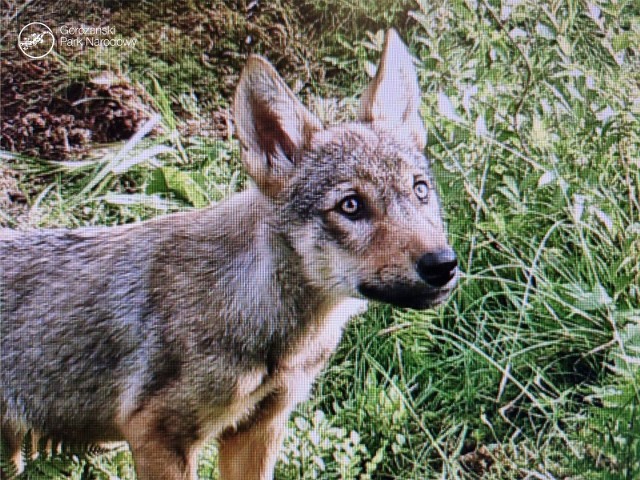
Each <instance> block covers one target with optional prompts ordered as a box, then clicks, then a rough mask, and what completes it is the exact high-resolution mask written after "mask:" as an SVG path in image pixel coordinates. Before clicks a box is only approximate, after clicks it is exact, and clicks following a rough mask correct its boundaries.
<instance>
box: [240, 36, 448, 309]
mask: <svg viewBox="0 0 640 480" xmlns="http://www.w3.org/2000/svg"><path fill="white" fill-rule="evenodd" d="M419 107H420V88H419V85H418V80H417V74H416V70H415V67H414V65H413V59H412V57H411V55H410V54H409V51H408V49H407V47H406V46H405V45H404V44H403V43H402V41H401V40H400V37H399V36H398V34H397V33H396V32H395V31H394V30H390V31H389V32H388V33H387V36H386V40H385V46H384V51H383V54H382V59H381V60H380V65H379V66H378V70H377V73H376V76H375V78H374V79H373V80H372V82H371V84H370V85H369V86H368V87H367V89H366V90H365V92H364V93H363V95H362V97H361V103H360V113H359V118H358V120H357V121H356V122H352V123H345V124H341V125H336V126H330V127H324V126H323V125H322V123H321V122H320V121H319V120H318V119H317V118H316V117H315V116H314V115H313V114H312V113H311V112H309V110H307V109H306V108H305V107H304V106H303V105H302V103H300V101H299V100H298V99H297V98H296V97H295V95H294V94H293V92H292V91H291V90H290V89H289V88H288V87H287V85H286V84H285V83H284V81H283V80H282V79H281V78H280V77H279V76H278V74H277V73H276V71H275V70H274V69H273V67H272V66H271V65H270V64H269V63H268V62H267V61H266V60H264V59H263V58H261V57H258V56H251V57H250V58H249V61H248V63H247V66H246V67H245V69H244V71H243V73H242V76H241V78H240V83H239V85H238V89H237V93H236V97H235V117H236V126H237V132H238V136H239V138H240V140H241V143H242V146H243V161H244V164H245V166H246V168H247V170H248V172H249V175H250V176H251V177H252V178H253V180H254V181H255V183H256V186H257V188H259V189H260V191H261V192H262V193H263V194H264V195H265V196H266V197H268V198H269V199H271V200H272V201H273V202H274V204H275V205H277V207H278V209H279V211H281V219H282V222H280V228H281V231H282V232H283V234H285V235H286V236H287V238H288V240H289V243H290V244H291V245H292V247H293V248H294V249H295V250H296V251H297V253H298V254H299V256H300V258H301V261H302V263H303V265H304V269H305V273H306V275H307V277H308V279H309V280H310V281H312V282H313V283H314V284H316V285H317V286H320V287H323V288H326V289H327V290H328V291H329V292H331V293H336V294H340V295H350V296H364V297H366V298H371V299H375V300H381V301H384V302H388V303H391V304H394V305H398V306H405V307H413V308H428V307H431V306H433V305H436V304H437V303H439V302H441V301H442V300H443V299H444V298H446V296H447V295H448V293H449V292H450V291H451V289H452V287H453V285H454V284H455V282H456V277H457V260H456V256H455V253H454V252H453V250H452V249H451V248H450V247H449V245H448V243H447V238H446V233H445V228H444V225H443V222H442V218H441V214H440V204H439V201H438V195H437V193H436V190H435V186H434V181H433V178H432V176H431V172H430V169H429V162H428V160H427V159H426V158H425V156H424V154H423V149H424V147H425V143H426V132H425V128H424V125H423V123H422V120H421V118H420V112H419Z"/></svg>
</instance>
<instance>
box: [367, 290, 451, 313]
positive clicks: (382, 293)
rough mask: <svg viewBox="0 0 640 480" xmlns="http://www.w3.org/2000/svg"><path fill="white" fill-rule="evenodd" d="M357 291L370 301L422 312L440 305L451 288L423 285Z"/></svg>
mask: <svg viewBox="0 0 640 480" xmlns="http://www.w3.org/2000/svg"><path fill="white" fill-rule="evenodd" d="M358 291H359V292H360V293H361V294H362V295H363V296H365V297H366V298H369V299H371V300H377V301H380V302H384V303H390V304H391V305H394V306H396V307H403V308H414V309H416V310H424V309H427V308H433V307H435V306H436V305H438V304H440V303H442V302H443V301H444V300H445V299H446V298H447V297H448V296H449V293H450V292H451V288H438V289H434V288H431V287H428V286H425V285H407V284H394V285H367V284H361V285H359V286H358Z"/></svg>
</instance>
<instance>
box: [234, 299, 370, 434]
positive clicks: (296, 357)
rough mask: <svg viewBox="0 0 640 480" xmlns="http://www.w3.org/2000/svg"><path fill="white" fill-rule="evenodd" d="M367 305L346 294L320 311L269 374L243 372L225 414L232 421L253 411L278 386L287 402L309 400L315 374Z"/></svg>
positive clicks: (291, 403) (262, 371) (261, 371)
mask: <svg viewBox="0 0 640 480" xmlns="http://www.w3.org/2000/svg"><path fill="white" fill-rule="evenodd" d="M366 308H367V302H366V300H360V299H356V298H347V299H345V300H342V301H340V302H338V303H337V304H335V305H333V306H332V307H330V308H328V309H327V310H326V312H319V315H318V317H317V318H315V319H314V321H313V322H311V324H310V325H309V328H308V329H307V331H306V332H305V334H304V335H303V336H302V337H301V338H299V339H298V341H297V342H296V345H294V346H293V348H291V350H290V353H289V354H288V355H287V356H285V357H284V358H283V359H282V360H281V361H280V362H279V363H278V366H277V368H276V370H275V371H274V372H273V373H272V374H271V375H268V374H267V370H266V367H265V368H264V369H260V371H257V370H256V371H251V372H247V373H246V374H245V375H243V376H242V377H241V378H240V379H239V380H238V383H237V384H236V391H235V397H236V399H237V400H236V401H235V402H234V403H233V406H232V408H231V409H230V410H231V411H229V412H227V413H228V414H227V415H225V417H227V421H230V422H229V424H233V423H235V422H237V421H239V420H240V419H241V418H242V417H244V416H246V415H250V413H251V412H252V411H253V409H254V408H255V406H256V405H257V404H258V403H259V402H260V401H261V400H262V399H264V398H265V397H266V396H267V395H269V394H270V393H271V392H273V391H275V390H278V391H280V392H286V396H287V403H289V404H290V405H292V406H293V405H295V404H297V403H299V402H302V401H304V400H306V399H307V397H308V396H309V392H310V391H311V387H312V385H313V382H314V380H315V378H316V376H317V375H318V373H320V370H321V369H322V368H323V367H324V366H325V364H326V363H327V361H328V360H329V358H330V356H331V354H333V352H334V351H335V349H336V347H337V346H338V343H339V342H340V339H341V338H342V332H343V330H344V326H345V324H346V323H347V322H348V321H349V319H350V318H351V317H353V316H355V315H358V314H360V313H363V312H364V311H365V310H366ZM229 414H230V415H229ZM224 423H226V422H224Z"/></svg>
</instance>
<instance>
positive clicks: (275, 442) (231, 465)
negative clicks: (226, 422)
mask: <svg viewBox="0 0 640 480" xmlns="http://www.w3.org/2000/svg"><path fill="white" fill-rule="evenodd" d="M295 403H296V402H292V401H291V399H290V397H289V396H288V395H287V394H286V393H282V392H277V393H275V392H274V393H272V394H271V395H270V396H268V397H267V398H265V399H264V400H263V401H262V402H261V403H260V404H259V406H258V408H257V410H256V412H255V413H254V415H253V416H252V417H251V419H250V421H248V422H246V423H244V424H241V425H240V426H239V427H238V428H237V429H229V430H227V431H226V432H224V433H223V434H222V435H221V437H220V439H219V455H220V456H219V466H220V478H221V480H271V479H272V478H273V470H274V468H275V464H276V460H277V458H278V452H279V450H280V445H281V444H282V439H283V436H284V431H285V428H286V425H287V419H288V418H289V414H290V413H291V410H292V409H293V408H294V407H295Z"/></svg>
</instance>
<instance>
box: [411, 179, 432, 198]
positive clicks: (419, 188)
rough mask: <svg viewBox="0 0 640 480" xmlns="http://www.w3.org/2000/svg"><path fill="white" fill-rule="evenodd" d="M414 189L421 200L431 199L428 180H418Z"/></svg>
mask: <svg viewBox="0 0 640 480" xmlns="http://www.w3.org/2000/svg"><path fill="white" fill-rule="evenodd" d="M413 191H414V192H415V193H416V197H418V200H420V201H421V202H424V203H426V202H427V200H429V185H427V183H426V182H422V181H420V182H416V184H415V185H414V186H413Z"/></svg>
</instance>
